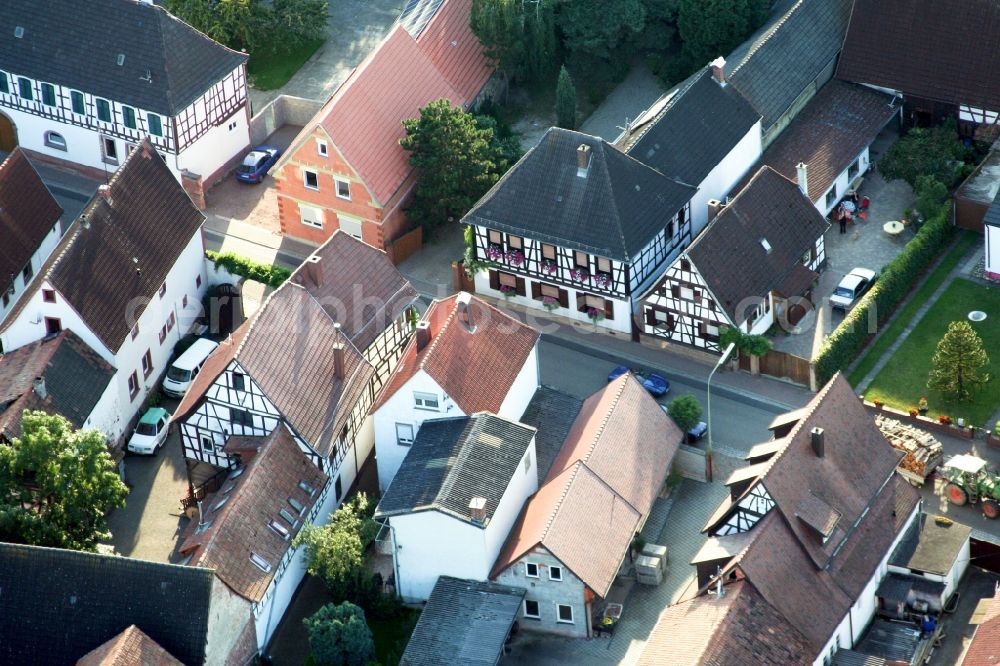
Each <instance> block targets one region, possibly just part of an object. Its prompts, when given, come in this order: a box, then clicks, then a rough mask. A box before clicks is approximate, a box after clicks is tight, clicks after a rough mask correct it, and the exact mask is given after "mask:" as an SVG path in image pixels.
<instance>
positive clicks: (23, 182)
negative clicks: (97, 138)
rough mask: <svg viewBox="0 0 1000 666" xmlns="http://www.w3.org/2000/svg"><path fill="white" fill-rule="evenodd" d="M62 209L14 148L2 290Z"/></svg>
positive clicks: (2, 184)
mask: <svg viewBox="0 0 1000 666" xmlns="http://www.w3.org/2000/svg"><path fill="white" fill-rule="evenodd" d="M0 20H2V19H0ZM62 213H63V210H62V208H60V206H59V204H58V203H56V200H55V199H54V198H53V197H52V195H51V194H50V193H49V191H48V189H46V187H45V184H44V183H43V182H42V179H41V178H39V176H38V172H37V171H35V167H33V166H32V165H31V162H29V161H28V158H27V157H25V155H24V152H23V151H22V150H21V149H20V148H15V149H14V152H12V153H11V154H10V156H8V157H7V159H6V160H4V161H3V163H2V164H0V238H3V243H0V294H2V293H4V292H6V291H7V290H8V289H10V287H11V286H12V285H13V284H14V279H15V278H16V277H17V276H18V274H19V273H20V272H21V269H23V268H24V267H25V265H27V263H28V261H29V260H30V259H31V257H32V255H33V254H35V252H37V251H38V248H39V247H40V246H41V244H42V241H43V240H45V237H46V236H48V235H49V233H50V232H51V231H52V228H53V227H54V226H56V225H57V224H58V223H59V216H60V215H62Z"/></svg>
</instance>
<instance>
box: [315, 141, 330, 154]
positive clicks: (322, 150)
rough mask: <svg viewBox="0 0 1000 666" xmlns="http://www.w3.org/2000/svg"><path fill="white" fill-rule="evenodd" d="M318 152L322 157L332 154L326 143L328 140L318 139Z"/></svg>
mask: <svg viewBox="0 0 1000 666" xmlns="http://www.w3.org/2000/svg"><path fill="white" fill-rule="evenodd" d="M316 152H317V153H319V155H320V157H326V156H327V155H329V154H330V149H329V147H328V146H327V145H326V141H320V140H319V139H316Z"/></svg>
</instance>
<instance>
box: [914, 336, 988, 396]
mask: <svg viewBox="0 0 1000 666" xmlns="http://www.w3.org/2000/svg"><path fill="white" fill-rule="evenodd" d="M989 362H990V359H989V357H988V356H987V355H986V350H985V349H983V341H982V339H981V338H980V337H979V335H978V334H977V333H976V332H975V331H974V330H973V328H972V326H971V325H970V324H969V322H967V321H953V322H951V323H950V324H948V332H947V333H945V334H944V337H943V338H941V341H940V342H938V346H937V350H936V351H935V352H934V356H933V357H932V358H931V371H930V375H929V376H928V378H927V388H929V389H936V390H938V391H941V393H943V394H944V395H945V397H946V398H947V399H951V400H971V399H972V394H973V393H974V392H975V391H976V390H977V389H979V388H980V387H982V386H983V385H984V384H986V382H987V381H989V375H988V374H986V373H985V372H983V367H984V366H986V365H988V364H989Z"/></svg>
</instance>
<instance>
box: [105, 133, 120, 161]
mask: <svg viewBox="0 0 1000 666" xmlns="http://www.w3.org/2000/svg"><path fill="white" fill-rule="evenodd" d="M101 157H102V158H103V159H104V161H105V162H106V163H108V164H118V146H117V144H116V143H115V140H114V139H112V138H111V137H109V136H102V137H101Z"/></svg>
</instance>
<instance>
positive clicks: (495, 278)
mask: <svg viewBox="0 0 1000 666" xmlns="http://www.w3.org/2000/svg"><path fill="white" fill-rule="evenodd" d="M499 288H500V273H499V272H497V271H490V289H499Z"/></svg>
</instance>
